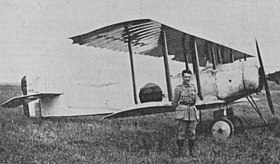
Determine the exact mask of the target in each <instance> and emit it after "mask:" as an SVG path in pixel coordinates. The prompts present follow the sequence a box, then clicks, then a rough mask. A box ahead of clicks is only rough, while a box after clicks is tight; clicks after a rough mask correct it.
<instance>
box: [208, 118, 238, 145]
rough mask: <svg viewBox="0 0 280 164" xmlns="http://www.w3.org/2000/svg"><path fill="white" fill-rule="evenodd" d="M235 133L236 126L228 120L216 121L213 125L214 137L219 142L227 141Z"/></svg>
mask: <svg viewBox="0 0 280 164" xmlns="http://www.w3.org/2000/svg"><path fill="white" fill-rule="evenodd" d="M233 132H234V126H233V124H232V122H231V121H230V120H229V119H227V118H221V119H218V120H215V122H214V123H213V125H212V135H213V136H214V138H215V139H216V140H217V141H225V140H226V139H227V138H228V137H229V136H230V135H232V134H233Z"/></svg>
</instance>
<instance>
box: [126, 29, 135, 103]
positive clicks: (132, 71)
mask: <svg viewBox="0 0 280 164" xmlns="http://www.w3.org/2000/svg"><path fill="white" fill-rule="evenodd" d="M125 32H126V34H127V45H128V51H129V57H130V66H131V76H132V85H133V95H134V103H135V104H138V101H137V92H136V82H135V72H134V62H133V53H132V48H131V38H130V34H129V29H128V27H127V26H125Z"/></svg>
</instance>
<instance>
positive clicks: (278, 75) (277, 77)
mask: <svg viewBox="0 0 280 164" xmlns="http://www.w3.org/2000/svg"><path fill="white" fill-rule="evenodd" d="M267 80H270V81H274V82H275V83H276V84H278V85H279V84H280V71H276V72H274V73H270V74H268V75H267Z"/></svg>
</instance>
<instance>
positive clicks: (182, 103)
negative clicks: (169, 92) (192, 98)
mask: <svg viewBox="0 0 280 164" xmlns="http://www.w3.org/2000/svg"><path fill="white" fill-rule="evenodd" d="M180 104H181V105H187V106H189V105H190V103H184V102H180Z"/></svg>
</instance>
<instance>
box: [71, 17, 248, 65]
mask: <svg viewBox="0 0 280 164" xmlns="http://www.w3.org/2000/svg"><path fill="white" fill-rule="evenodd" d="M126 28H127V29H128V32H127V31H126V30H125V29H126ZM162 30H164V31H165V33H166V39H167V46H168V51H169V52H168V53H169V55H174V58H173V60H176V61H181V62H184V61H185V60H184V56H183V54H184V52H186V53H187V57H188V58H190V56H191V55H190V53H191V51H190V48H189V45H190V38H191V36H193V35H191V34H187V33H184V32H182V31H180V30H177V29H174V28H171V27H169V26H166V25H164V24H161V23H159V22H156V21H153V20H150V19H140V20H132V21H127V22H122V23H118V24H113V25H110V26H106V27H103V28H100V29H97V30H94V31H92V32H89V33H86V34H82V35H78V36H74V37H71V38H70V39H72V40H73V44H80V45H87V46H93V47H99V48H106V49H110V50H116V51H122V52H128V48H127V41H128V38H129V37H130V40H131V46H132V48H133V52H134V53H138V54H143V55H149V56H155V57H161V56H163V55H162V48H161V47H162V45H161V44H162V43H161V42H160V37H161V35H160V33H161V31H162ZM195 38H196V42H197V49H198V56H199V63H200V66H205V65H206V60H207V59H209V56H210V55H209V54H210V53H212V52H211V51H214V52H215V53H216V55H217V54H218V53H217V52H218V51H220V54H221V57H222V59H223V63H229V62H231V61H232V59H234V60H238V59H241V58H244V57H246V58H248V57H253V56H252V55H249V54H246V53H242V52H240V51H237V50H234V49H231V48H229V47H226V46H224V45H221V44H217V43H214V42H212V41H209V40H206V39H202V38H199V37H195ZM188 61H189V62H191V61H192V60H188Z"/></svg>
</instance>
